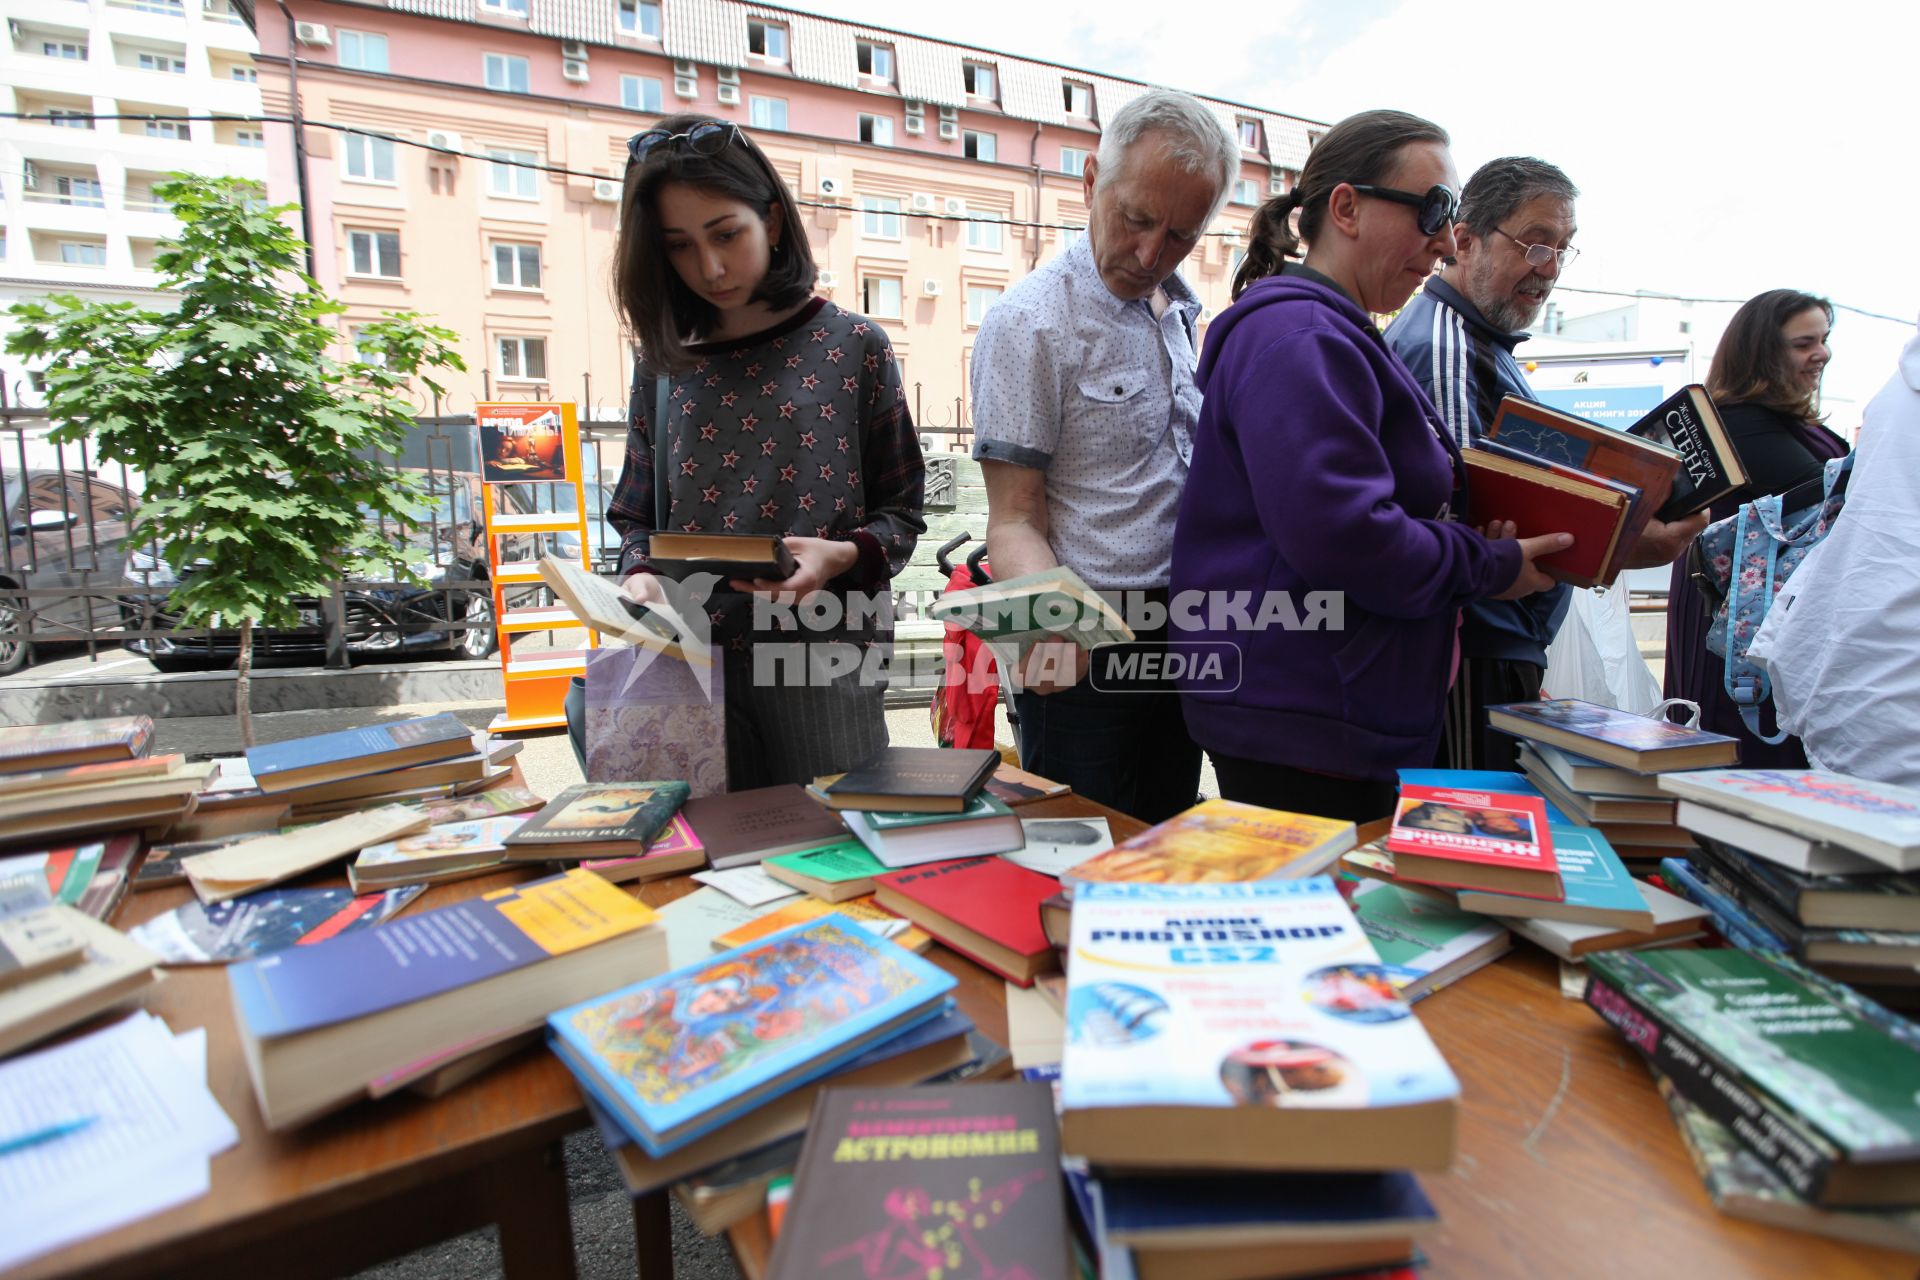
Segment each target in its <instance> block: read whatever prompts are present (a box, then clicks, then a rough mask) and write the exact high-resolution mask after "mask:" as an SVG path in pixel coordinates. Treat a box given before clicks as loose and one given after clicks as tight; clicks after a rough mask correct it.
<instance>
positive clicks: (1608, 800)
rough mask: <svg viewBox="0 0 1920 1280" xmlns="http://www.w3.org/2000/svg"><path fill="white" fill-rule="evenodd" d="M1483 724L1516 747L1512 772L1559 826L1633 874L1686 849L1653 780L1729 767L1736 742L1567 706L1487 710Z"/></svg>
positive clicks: (1569, 702)
mask: <svg viewBox="0 0 1920 1280" xmlns="http://www.w3.org/2000/svg"><path fill="white" fill-rule="evenodd" d="M1487 720H1488V723H1490V724H1491V725H1492V726H1493V727H1494V728H1495V729H1499V730H1502V731H1504V732H1506V733H1509V734H1512V735H1513V736H1514V737H1516V738H1518V739H1520V771H1521V772H1522V773H1524V774H1525V775H1526V777H1527V780H1528V781H1529V782H1531V783H1532V784H1533V785H1534V787H1535V788H1536V789H1537V790H1538V791H1539V792H1540V793H1541V794H1542V795H1544V796H1545V797H1546V798H1547V799H1548V800H1550V801H1552V802H1553V804H1554V806H1555V807H1556V808H1557V809H1559V810H1560V811H1561V813H1562V814H1563V815H1564V816H1565V818H1566V819H1567V820H1568V821H1570V822H1572V823H1575V824H1577V825H1579V826H1583V827H1591V828H1593V829H1594V830H1596V831H1598V832H1600V833H1601V834H1602V835H1604V836H1605V837H1606V838H1607V842H1608V843H1609V844H1610V845H1612V846H1613V848H1614V851H1615V852H1616V853H1618V854H1619V855H1620V857H1621V858H1623V859H1624V860H1625V861H1626V862H1627V863H1628V864H1629V865H1630V866H1632V867H1633V868H1634V869H1635V870H1637V871H1642V872H1650V871H1652V870H1654V869H1655V868H1656V867H1657V865H1658V863H1659V860H1660V859H1661V858H1666V857H1672V856H1675V855H1677V854H1679V853H1683V852H1684V851H1686V850H1688V849H1690V848H1692V847H1693V844H1694V840H1693V835H1692V833H1691V832H1689V831H1688V830H1687V829H1686V827H1684V826H1683V825H1681V824H1680V823H1679V822H1677V821H1676V820H1675V817H1674V799H1673V795H1672V793H1670V792H1668V791H1664V790H1662V789H1661V786H1660V779H1661V778H1662V777H1663V776H1665V775H1667V774H1671V773H1677V772H1680V771H1683V770H1691V769H1714V768H1720V767H1723V766H1726V765H1731V764H1734V763H1736V762H1737V761H1738V760H1739V752H1740V744H1739V742H1738V741H1737V740H1736V739H1733V738H1729V737H1725V736H1723V735H1721V734H1717V733H1706V732H1704V731H1702V730H1699V729H1688V728H1684V727H1682V726H1680V725H1677V724H1671V723H1669V722H1667V721H1665V720H1653V719H1649V718H1648V717H1646V716H1636V715H1633V714H1632V713H1630V712H1626V711H1617V710H1615V709H1613V708H1611V707H1603V706H1599V705H1597V704H1595V703H1591V702H1581V701H1578V700H1576V699H1572V698H1558V699H1554V700H1551V701H1544V702H1515V703H1509V704H1507V705H1505V706H1496V707H1489V708H1487Z"/></svg>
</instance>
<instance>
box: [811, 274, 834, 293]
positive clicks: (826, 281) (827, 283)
mask: <svg viewBox="0 0 1920 1280" xmlns="http://www.w3.org/2000/svg"><path fill="white" fill-rule="evenodd" d="M839 283H840V277H839V276H836V275H835V274H833V272H831V271H822V272H821V273H820V274H819V275H818V276H816V277H814V281H813V286H814V288H816V289H831V288H833V287H834V286H835V285H837V284H839Z"/></svg>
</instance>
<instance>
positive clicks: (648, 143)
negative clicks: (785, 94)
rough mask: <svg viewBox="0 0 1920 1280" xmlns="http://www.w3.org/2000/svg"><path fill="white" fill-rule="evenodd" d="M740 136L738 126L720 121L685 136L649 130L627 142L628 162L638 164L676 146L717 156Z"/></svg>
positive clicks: (686, 133) (693, 130)
mask: <svg viewBox="0 0 1920 1280" xmlns="http://www.w3.org/2000/svg"><path fill="white" fill-rule="evenodd" d="M739 136H740V126H739V125H737V124H727V123H724V122H722V121H719V120H707V121H704V122H702V123H700V124H697V125H695V126H693V128H691V129H689V130H687V131H686V132H685V133H669V132H667V131H666V130H665V129H649V130H647V131H646V132H645V133H636V134H634V135H633V136H632V137H631V138H628V139H627V163H628V164H639V163H640V162H641V161H642V160H645V159H646V158H647V157H648V156H649V155H651V154H652V153H653V152H654V151H655V150H656V149H657V148H660V147H672V146H675V145H678V146H680V147H683V148H685V149H686V150H688V151H691V152H692V153H693V154H694V155H697V156H717V155H719V154H720V153H721V152H722V151H724V150H726V149H727V144H728V143H730V142H732V141H733V140H734V139H735V138H737V137H739Z"/></svg>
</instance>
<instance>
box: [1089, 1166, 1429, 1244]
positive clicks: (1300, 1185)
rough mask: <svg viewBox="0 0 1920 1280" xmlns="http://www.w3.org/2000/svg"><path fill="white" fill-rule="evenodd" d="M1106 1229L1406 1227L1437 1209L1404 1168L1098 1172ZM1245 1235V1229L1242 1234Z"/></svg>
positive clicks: (1374, 1231)
mask: <svg viewBox="0 0 1920 1280" xmlns="http://www.w3.org/2000/svg"><path fill="white" fill-rule="evenodd" d="M1100 1198H1101V1202H1102V1203H1101V1207H1102V1208H1103V1209H1104V1210H1105V1212H1106V1228H1107V1234H1108V1236H1109V1237H1111V1238H1112V1239H1114V1240H1118V1241H1121V1242H1123V1243H1127V1244H1146V1243H1149V1242H1152V1241H1160V1242H1162V1243H1163V1244H1165V1245H1168V1246H1172V1245H1175V1244H1177V1243H1178V1242H1179V1240H1180V1237H1181V1236H1183V1235H1189V1234H1204V1233H1218V1232H1222V1231H1227V1232H1235V1233H1241V1232H1250V1233H1252V1234H1253V1235H1260V1234H1266V1235H1269V1236H1270V1237H1271V1238H1272V1239H1274V1240H1275V1241H1279V1240H1282V1239H1285V1238H1287V1236H1288V1234H1289V1233H1290V1232H1292V1233H1295V1234H1296V1235H1297V1234H1302V1233H1306V1234H1311V1233H1313V1232H1315V1231H1320V1232H1328V1233H1331V1232H1332V1231H1333V1230H1335V1229H1337V1230H1338V1231H1339V1232H1340V1238H1342V1239H1361V1238H1365V1237H1366V1236H1369V1235H1379V1236H1393V1235H1405V1234H1409V1233H1411V1232H1414V1231H1418V1230H1420V1229H1421V1228H1423V1227H1425V1226H1427V1225H1429V1224H1431V1223H1433V1222H1435V1221H1437V1220H1438V1219H1439V1214H1438V1213H1436V1212H1435V1211H1434V1207H1433V1203H1432V1202H1431V1201H1429V1200H1428V1199H1427V1196H1426V1193H1425V1192H1423V1191H1422V1190H1421V1189H1420V1183H1419V1181H1418V1180H1417V1179H1416V1178H1415V1177H1414V1176H1413V1175H1412V1174H1410V1173H1403V1172H1395V1173H1265V1174H1263V1173H1232V1174H1180V1175H1177V1176H1173V1177H1164V1178H1151V1177H1146V1178H1143V1177H1119V1176H1111V1175H1110V1176H1106V1177H1102V1178H1101V1179H1100ZM1249 1238H1251V1236H1250V1237H1249Z"/></svg>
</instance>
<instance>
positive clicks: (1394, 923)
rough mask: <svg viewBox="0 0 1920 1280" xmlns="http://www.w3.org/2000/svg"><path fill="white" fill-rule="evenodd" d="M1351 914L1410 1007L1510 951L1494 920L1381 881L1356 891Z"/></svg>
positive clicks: (1510, 939) (1506, 935)
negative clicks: (1371, 942) (1371, 941)
mask: <svg viewBox="0 0 1920 1280" xmlns="http://www.w3.org/2000/svg"><path fill="white" fill-rule="evenodd" d="M1353 914H1354V917H1355V918H1356V919H1357V920H1359V921H1360V928H1361V930H1362V932H1364V933H1365V934H1366V935H1367V937H1369V938H1371V939H1372V940H1373V949H1374V950H1375V951H1378V952H1379V953H1380V962H1381V964H1383V965H1385V966H1387V967H1388V970H1389V972H1388V977H1389V978H1390V979H1391V980H1392V982H1393V985H1394V989H1395V990H1397V991H1398V992H1399V993H1400V998H1401V999H1402V1000H1405V1001H1407V1002H1408V1003H1409V1004H1411V1003H1412V1002H1413V1001H1415V1000H1418V999H1420V998H1421V997H1422V996H1426V995H1431V994H1433V993H1434V992H1435V991H1438V990H1439V989H1440V988H1441V987H1444V986H1446V985H1447V984H1448V983H1450V982H1454V981H1456V980H1458V979H1460V978H1463V977H1465V976H1466V975H1467V974H1469V973H1472V972H1473V971H1474V970H1475V969H1478V968H1480V967H1481V966H1483V965H1487V964H1490V963H1492V962H1493V961H1494V960H1497V959H1499V958H1500V957H1501V956H1503V955H1505V954H1506V953H1507V952H1508V951H1510V950H1511V949H1512V948H1513V934H1512V933H1511V932H1510V931H1509V930H1508V929H1507V927H1506V926H1505V925H1503V924H1501V923H1500V922H1499V921H1498V920H1489V919H1488V918H1487V917H1486V916H1483V915H1476V914H1475V913H1473V912H1471V911H1462V910H1461V909H1459V908H1458V907H1455V906H1454V905H1453V904H1451V903H1448V902H1441V901H1438V900H1436V899H1434V898H1432V897H1429V896H1427V895H1426V894H1423V893H1416V892H1413V891H1412V890H1408V889H1402V888H1400V887H1399V886H1397V885H1391V884H1385V883H1383V882H1381V881H1379V880H1365V881H1362V882H1361V883H1360V884H1359V885H1358V886H1356V887H1355V889H1354V891H1353Z"/></svg>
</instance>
